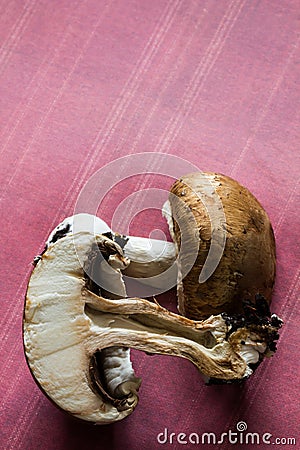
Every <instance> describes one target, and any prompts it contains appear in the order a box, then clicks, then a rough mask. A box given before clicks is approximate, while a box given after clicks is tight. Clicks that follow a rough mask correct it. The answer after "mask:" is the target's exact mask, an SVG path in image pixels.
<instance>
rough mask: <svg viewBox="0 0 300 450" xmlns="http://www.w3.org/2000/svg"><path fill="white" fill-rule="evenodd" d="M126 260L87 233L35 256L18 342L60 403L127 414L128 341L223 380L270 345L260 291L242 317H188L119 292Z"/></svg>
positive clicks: (272, 331)
mask: <svg viewBox="0 0 300 450" xmlns="http://www.w3.org/2000/svg"><path fill="white" fill-rule="evenodd" d="M62 234H64V233H62ZM82 261H84V264H82ZM128 264H129V261H128V259H127V258H126V257H125V256H124V253H123V250H122V247H121V246H120V245H119V244H117V243H116V242H114V241H113V240H112V239H110V238H109V237H107V236H105V235H103V234H96V235H95V234H94V233H91V232H90V231H77V232H72V233H67V234H66V235H64V236H62V237H60V238H59V239H57V240H55V242H51V243H48V245H47V248H46V250H45V251H44V252H43V254H42V255H40V257H39V258H38V260H37V261H36V263H35V267H34V269H33V271H32V274H31V277H30V280H29V284H28V289H27V294H26V300H25V307H24V320H23V340H24V350H25V355H26V358H27V362H28V365H29V367H30V370H31V372H32V374H33V376H34V378H35V380H36V381H37V383H38V385H39V386H40V387H41V389H42V390H43V391H44V392H45V393H46V395H47V396H48V397H49V398H50V399H51V400H52V401H53V402H54V403H55V404H56V405H57V406H59V407H60V408H62V409H63V410H64V411H66V412H68V413H70V414H72V415H73V416H75V417H78V418H81V419H83V420H86V421H90V422H93V423H99V424H103V423H110V422H114V421H117V420H120V419H123V418H124V417H126V416H128V415H129V414H131V413H132V411H133V410H134V408H135V407H136V405H137V402H138V394H137V392H138V389H139V386H140V379H139V378H138V377H136V375H135V373H134V370H133V368H132V365H131V363H130V360H129V358H128V353H127V352H128V350H127V348H135V349H138V350H142V351H145V352H147V353H159V354H166V355H173V356H179V357H185V358H188V359H189V360H190V361H191V362H192V363H194V364H195V366H196V367H198V369H199V370H200V372H201V373H202V374H203V375H204V376H205V377H207V378H209V379H211V380H213V381H215V380H219V381H224V382H229V381H232V380H235V381H240V380H242V379H244V378H247V377H248V376H249V375H250V374H251V372H252V368H251V367H253V365H256V364H257V363H258V362H259V361H260V360H261V358H262V357H263V356H264V355H268V354H270V352H272V351H273V350H274V349H275V343H274V341H275V340H276V339H277V338H278V334H277V330H278V329H279V327H280V326H281V322H280V320H279V319H278V318H277V317H276V316H271V317H270V313H269V310H268V308H267V306H266V303H265V302H264V300H263V299H262V298H260V297H259V298H256V303H255V304H250V302H249V304H247V305H246V308H245V315H244V316H230V315H224V314H223V315H221V314H219V315H216V316H211V317H209V318H208V319H206V320H203V321H193V320H190V319H188V318H185V317H183V316H180V315H177V314H174V313H171V312H169V311H168V310H166V309H164V308H162V307H161V306H159V305H158V304H156V303H153V302H150V301H148V300H144V299H140V298H126V297H125V295H126V292H125V286H124V282H123V279H122V273H121V270H122V269H124V268H125V267H126V266H127V265H128ZM98 276H99V279H98V278H97V277H98ZM104 277H112V278H113V280H114V281H113V284H114V289H113V290H114V293H110V292H109V289H108V290H106V288H105V294H106V295H112V296H114V297H115V298H114V299H111V298H105V297H104V296H103V295H102V292H101V283H102V280H103V278H104ZM98 282H99V283H100V291H99V286H98ZM123 295H124V297H122V296H123Z"/></svg>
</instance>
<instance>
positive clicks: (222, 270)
mask: <svg viewBox="0 0 300 450" xmlns="http://www.w3.org/2000/svg"><path fill="white" fill-rule="evenodd" d="M170 192H171V195H170V197H169V202H170V208H171V215H172V218H173V220H172V225H171V228H170V231H171V234H172V236H173V239H174V241H175V243H176V245H177V247H178V248H179V247H180V244H181V241H182V239H183V238H184V239H185V242H186V243H187V245H185V248H184V249H181V252H182V253H183V256H182V257H181V258H180V261H179V265H180V266H181V271H182V270H183V271H184V265H185V261H188V260H189V256H190V253H191V252H192V251H193V250H194V249H195V245H199V248H198V256H197V258H196V261H195V264H194V265H193V267H192V269H191V270H190V271H189V273H188V274H187V275H186V276H185V277H184V278H183V279H182V280H179V283H178V291H177V292H178V308H179V311H180V312H181V313H182V314H184V315H185V316H186V317H189V318H192V319H200V318H204V317H207V316H209V315H211V314H219V313H221V312H227V313H230V314H231V313H240V312H242V300H244V299H249V300H250V301H254V299H255V295H256V294H261V295H263V296H264V297H265V299H266V300H267V301H268V303H270V301H271V295H272V289H273V286H274V280H275V262H276V256H275V239H274V233H273V230H272V226H271V223H270V220H269V218H268V215H267V213H266V212H265V210H264V209H263V207H262V205H261V204H260V203H259V202H258V200H257V199H256V198H255V197H254V196H253V195H252V194H251V192H249V190H248V189H246V188H245V187H244V186H241V185H240V184H239V183H238V182H237V181H235V180H233V179H232V178H230V177H228V176H225V175H222V174H217V173H202V172H199V173H192V174H189V175H185V176H183V177H182V178H180V179H179V180H177V181H176V182H175V183H174V184H173V186H172V188H171V191H170ZM220 205H221V208H223V213H224V217H225V221H226V222H225V223H224V224H223V226H221V227H220V228H222V229H220V230H214V231H217V232H216V235H215V236H216V239H217V240H218V234H219V238H220V241H221V235H222V233H223V234H224V233H226V234H225V237H226V239H225V240H224V244H225V245H224V250H223V254H222V257H221V259H220V262H219V264H218V265H217V267H216V269H215V271H214V272H213V273H212V275H211V276H210V277H209V278H208V279H207V280H206V281H205V282H203V283H201V282H200V283H199V276H200V273H201V270H202V269H203V266H204V264H205V261H206V259H207V256H208V252H209V249H210V246H211V242H212V232H213V227H214V225H213V224H214V222H215V220H214V219H215V218H216V217H217V215H218V214H219V212H220ZM208 209H209V212H210V214H209V213H208ZM187 211H192V213H193V218H194V220H190V216H189V214H187ZM212 225H213V226H212ZM198 240H199V241H198Z"/></svg>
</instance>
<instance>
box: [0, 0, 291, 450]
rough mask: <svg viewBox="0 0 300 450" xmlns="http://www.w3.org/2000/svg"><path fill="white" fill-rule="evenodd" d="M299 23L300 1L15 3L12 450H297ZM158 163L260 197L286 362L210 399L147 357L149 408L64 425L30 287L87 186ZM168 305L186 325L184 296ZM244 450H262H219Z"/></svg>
mask: <svg viewBox="0 0 300 450" xmlns="http://www.w3.org/2000/svg"><path fill="white" fill-rule="evenodd" d="M299 7H300V4H299V1H297V0H273V1H266V0H261V1H258V0H253V1H249V0H248V1H246V0H234V1H230V0H220V1H217V0H215V1H213V0H201V1H198V0H197V1H196V0H195V1H192V0H191V1H189V0H184V1H180V0H171V1H167V0H151V1H146V0H126V1H125V0H110V1H109V0H107V1H104V0H101V1H99V0H83V1H78V0H74V1H72V2H71V1H69V0H59V1H58V0H52V1H46V0H40V1H37V0H23V1H21V0H10V1H7V0H1V1H0V44H1V47H0V89H1V95H0V108H1V109H0V119H1V128H0V136H1V137H0V158H1V166H0V181H1V194H0V197H1V217H0V227H1V228H0V229H1V236H0V239H1V256H0V257H1V287H0V289H1V302H0V308H1V316H0V317H1V328H0V336H1V364H0V371H1V383H0V401H1V419H0V421H1V422H0V433H1V434H0V436H1V437H0V447H1V448H2V449H22V450H35V449H46V450H54V449H55V450H57V449H90V450H92V449H106V448H110V449H131V450H138V449H146V450H148V449H149V450H150V449H157V448H174V449H179V448H182V447H185V448H196V446H195V445H191V444H190V445H185V446H184V445H181V444H179V443H176V442H175V443H174V444H172V445H171V444H164V445H162V444H159V443H158V442H157V440H156V436H157V434H158V433H160V432H162V431H163V430H164V429H165V428H167V429H168V430H169V433H171V432H175V433H180V432H182V433H186V434H189V433H192V432H196V433H198V434H201V433H204V432H214V433H216V434H217V435H218V436H220V434H221V433H222V432H226V431H228V430H229V429H231V430H232V431H235V430H236V424H237V422H239V421H245V422H246V423H247V425H248V431H250V432H257V433H261V434H262V433H265V432H268V433H271V434H272V435H273V438H272V439H275V438H276V437H279V438H281V437H285V438H287V437H294V438H298V444H297V445H296V446H293V447H292V448H300V442H299V436H298V435H297V433H298V428H299V409H298V406H299V402H297V396H298V391H299V387H298V386H299V379H298V373H299V350H298V345H297V337H299V333H298V324H299V321H297V319H298V310H297V309H296V302H297V300H298V297H299V223H298V211H297V210H298V205H299V189H298V185H297V183H298V180H299V168H300V167H299V129H298V125H299V111H300V107H299V106H300V105H299ZM150 151H155V152H161V153H169V154H173V155H179V156H182V157H183V158H185V159H186V160H189V161H191V162H193V163H194V164H196V165H197V166H198V167H200V168H201V169H202V170H211V171H220V172H222V173H225V174H227V175H231V176H233V177H235V178H236V179H238V180H239V181H240V182H242V183H243V184H244V185H246V186H247V187H248V188H249V189H250V190H251V191H252V192H253V193H254V194H255V195H256V196H257V197H258V198H259V200H260V201H261V203H262V204H263V205H264V207H265V208H266V210H267V211H268V213H269V215H270V217H271V220H272V223H273V225H274V230H275V235H276V239H277V253H278V276H277V283H276V290H275V293H274V300H273V304H272V310H273V311H274V312H276V313H277V314H278V315H280V316H281V317H282V318H283V319H284V321H285V326H284V328H283V330H282V332H281V337H280V342H279V346H278V347H279V348H278V353H277V354H276V355H275V356H274V358H272V359H270V360H268V361H265V362H264V364H263V365H261V366H260V368H259V369H258V370H257V372H256V373H255V375H254V376H253V377H252V378H251V379H250V380H249V381H248V382H247V383H246V384H245V385H243V386H215V387H207V386H205V385H204V384H203V382H202V380H201V378H200V376H199V373H198V372H197V370H196V369H195V367H194V366H193V365H192V364H191V363H189V362H187V361H185V360H180V359H176V358H171V357H161V356H152V357H150V356H146V355H144V354H142V353H139V352H134V355H133V359H134V364H135V368H136V372H137V374H138V375H139V376H142V378H143V383H142V387H141V390H140V403H139V405H138V407H137V409H136V410H135V412H134V413H133V414H132V415H131V416H130V417H129V418H127V419H126V420H124V421H122V422H120V423H116V424H112V425H107V426H102V427H94V426H91V425H88V424H84V423H79V422H76V421H74V420H73V419H72V418H70V417H67V416H66V415H64V414H63V413H62V412H61V411H59V410H58V409H56V408H55V407H54V406H53V405H52V404H51V403H50V402H49V401H48V400H47V398H45V397H44V396H43V395H42V393H41V392H40V391H39V389H38V388H37V386H36V385H35V383H34V381H33V379H32V377H31V375H30V373H29V370H28V368H27V366H26V363H25V359H24V356H23V349H22V338H21V325H22V309H23V298H24V294H25V289H26V283H27V280H28V276H29V273H30V271H31V261H32V259H33V257H34V256H35V255H36V254H37V253H38V252H39V251H41V250H42V248H43V243H44V240H45V239H46V237H47V235H48V233H49V232H50V230H51V229H52V228H53V227H54V226H55V225H56V224H57V223H58V222H59V221H60V220H62V219H63V218H64V217H66V216H68V215H70V214H72V213H73V210H74V205H75V203H76V198H77V196H78V194H79V192H80V190H81V189H82V187H83V185H84V183H85V181H86V180H87V179H88V178H89V177H90V176H91V175H92V174H93V173H94V172H95V171H96V170H97V169H99V168H101V167H103V166H104V165H105V164H106V163H108V162H110V161H112V160H114V159H115V158H117V157H119V156H125V155H128V154H135V153H138V152H150ZM151 168H152V167H151V164H149V170H150V169H151ZM155 169H156V170H159V167H155ZM158 178H159V177H158ZM149 180H150V177H149ZM147 183H148V182H147V180H146V181H145V179H143V177H142V178H141V179H140V180H138V182H137V185H136V186H135V189H137V190H138V189H140V188H145V187H147V186H148V185H151V186H156V179H155V177H154V179H153V178H151V180H150V181H149V184H147ZM118 195H120V197H122V196H123V197H122V198H124V191H122V189H121V188H120V189H117V190H116V192H115V194H114V195H113V197H112V198H114V200H113V201H110V202H109V201H106V202H104V204H103V206H102V210H101V215H102V217H103V218H104V219H105V220H108V221H109V220H110V219H111V217H112V214H113V211H114V209H113V208H114V207H115V206H116V205H117V203H118V200H117V199H118ZM148 220H149V222H147V227H145V228H143V221H142V220H140V221H139V220H138V219H137V220H136V222H133V224H132V232H133V233H136V234H142V233H143V234H145V235H147V233H148V231H149V230H151V229H153V228H156V227H157V225H160V226H161V228H162V229H163V230H164V231H165V232H166V231H167V227H166V225H165V224H164V222H163V221H162V219H160V218H159V215H158V214H156V213H155V214H154V215H153V216H151V215H148ZM151 220H152V222H151ZM161 302H163V304H164V305H166V306H168V307H170V308H172V309H174V308H175V303H176V300H175V292H174V290H173V291H170V292H169V293H168V294H166V295H165V296H164V297H163V298H162V299H161ZM199 447H200V448H201V447H202V448H212V447H213V446H212V445H211V446H206V447H205V446H201V445H200V446H199ZM231 447H233V448H254V447H253V446H250V445H248V446H246V445H244V446H243V445H232V444H229V443H228V442H227V443H226V444H222V445H221V444H219V445H216V446H215V447H214V448H219V449H221V448H222V449H228V448H231ZM275 447H276V446H275ZM278 447H279V448H280V446H278ZM282 447H283V446H282ZM285 447H287V448H291V447H290V446H287V445H286V446H285ZM259 448H269V447H268V446H267V445H263V444H262V445H260V446H259Z"/></svg>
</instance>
